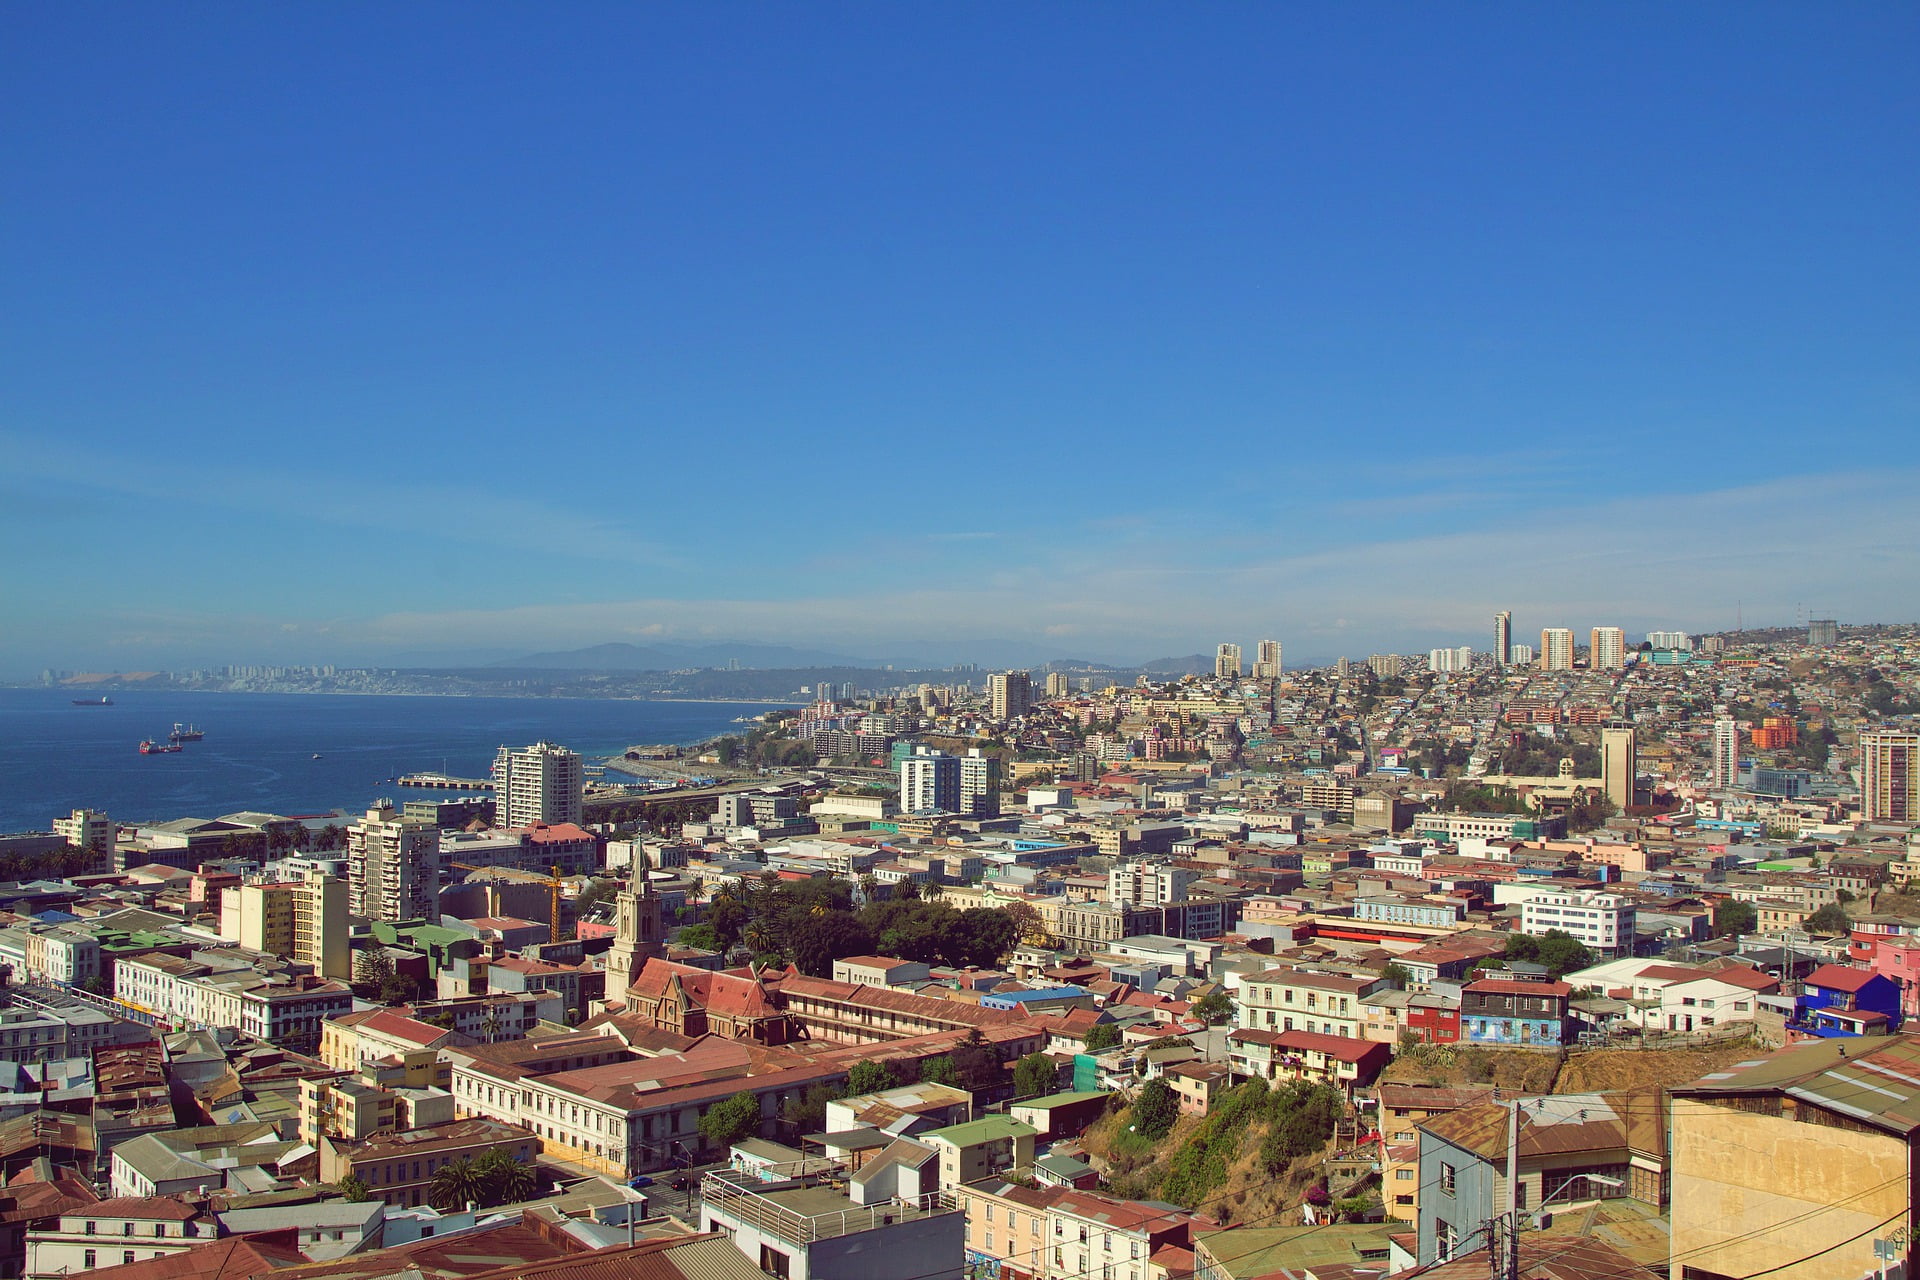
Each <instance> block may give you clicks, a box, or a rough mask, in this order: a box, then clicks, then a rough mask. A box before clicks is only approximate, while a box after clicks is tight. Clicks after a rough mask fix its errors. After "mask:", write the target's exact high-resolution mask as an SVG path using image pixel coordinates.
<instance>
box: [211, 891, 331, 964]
mask: <svg viewBox="0 0 1920 1280" xmlns="http://www.w3.org/2000/svg"><path fill="white" fill-rule="evenodd" d="M349 888H350V887H349V885H348V884H347V882H346V881H344V880H341V879H339V878H337V877H335V876H330V875H328V874H327V873H326V872H324V871H321V870H319V869H317V868H309V869H308V871H307V874H306V876H305V877H304V878H302V879H299V880H280V881H273V880H264V881H258V882H256V883H253V884H243V885H241V886H240V887H239V888H238V889H229V890H227V892H226V893H224V894H222V895H221V899H220V936H221V937H223V938H225V939H227V940H228V941H230V942H237V943H239V944H240V945H241V946H243V947H248V948H251V949H252V950H254V951H264V952H267V953H268V954H270V955H277V956H286V957H287V958H288V959H289V960H292V961H294V962H295V963H297V964H304V965H308V966H310V967H311V968H312V969H313V972H314V973H315V974H316V975H318V976H320V977H322V978H343V979H347V980H349V981H350V980H352V978H353V966H352V963H351V959H350V957H351V954H352V953H351V950H350V948H349V945H348V940H347V932H348V930H347V905H348V904H347V900H348V897H349V896H350V893H349Z"/></svg>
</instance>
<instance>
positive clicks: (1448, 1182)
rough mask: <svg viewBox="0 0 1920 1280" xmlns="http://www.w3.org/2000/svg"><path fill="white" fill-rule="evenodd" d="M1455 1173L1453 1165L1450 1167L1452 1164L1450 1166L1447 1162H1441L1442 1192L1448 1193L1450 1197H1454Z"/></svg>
mask: <svg viewBox="0 0 1920 1280" xmlns="http://www.w3.org/2000/svg"><path fill="white" fill-rule="evenodd" d="M1455 1172H1456V1171H1455V1170H1454V1167H1453V1166H1452V1165H1450V1164H1448V1163H1446V1162H1445V1161H1441V1163H1440V1189H1441V1190H1442V1191H1444V1192H1446V1193H1447V1194H1448V1195H1452V1194H1453V1188H1454V1181H1455Z"/></svg>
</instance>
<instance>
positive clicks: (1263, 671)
mask: <svg viewBox="0 0 1920 1280" xmlns="http://www.w3.org/2000/svg"><path fill="white" fill-rule="evenodd" d="M1254 654H1255V657H1254V660H1253V678H1254V679H1256V680H1278V679H1279V678H1280V671H1281V666H1280V642H1279V641H1278V640H1262V641H1261V642H1260V645H1259V647H1258V648H1257V649H1255V650H1254Z"/></svg>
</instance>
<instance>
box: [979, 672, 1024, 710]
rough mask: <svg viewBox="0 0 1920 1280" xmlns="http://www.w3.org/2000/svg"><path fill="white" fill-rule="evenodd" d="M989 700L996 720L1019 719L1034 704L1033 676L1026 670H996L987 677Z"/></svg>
mask: <svg viewBox="0 0 1920 1280" xmlns="http://www.w3.org/2000/svg"><path fill="white" fill-rule="evenodd" d="M987 701H988V702H989V703H991V704H992V706H991V708H990V714H991V715H992V716H993V718H994V719H995V720H1018V719H1019V718H1020V717H1021V716H1023V715H1025V714H1027V712H1028V710H1029V709H1031V708H1032V706H1033V677H1032V676H1031V675H1029V674H1027V673H1026V672H1024V671H996V672H994V673H993V674H992V675H990V676H988V677H987Z"/></svg>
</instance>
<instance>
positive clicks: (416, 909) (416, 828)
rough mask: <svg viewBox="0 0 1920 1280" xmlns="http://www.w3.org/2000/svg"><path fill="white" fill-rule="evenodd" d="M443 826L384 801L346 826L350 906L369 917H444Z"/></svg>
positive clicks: (426, 918) (363, 915) (354, 910)
mask: <svg viewBox="0 0 1920 1280" xmlns="http://www.w3.org/2000/svg"><path fill="white" fill-rule="evenodd" d="M445 865H446V858H445V856H444V855H443V854H442V853H441V852H440V828H438V827H436V826H434V825H433V824H432V823H430V822H415V821H410V820H408V819H406V818H402V817H401V816H399V814H398V813H396V812H395V811H394V807H393V801H391V800H382V801H380V802H379V803H377V804H376V805H375V806H374V807H373V808H371V809H369V810H367V816H366V817H365V818H363V819H361V820H360V821H359V822H354V823H349V824H348V826H347V910H349V911H351V912H352V913H353V914H354V915H356V916H360V917H362V918H364V919H367V920H426V921H429V922H432V921H436V920H438V919H439V918H440V910H439V894H440V872H441V870H442V868H443V867H444V866H445Z"/></svg>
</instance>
